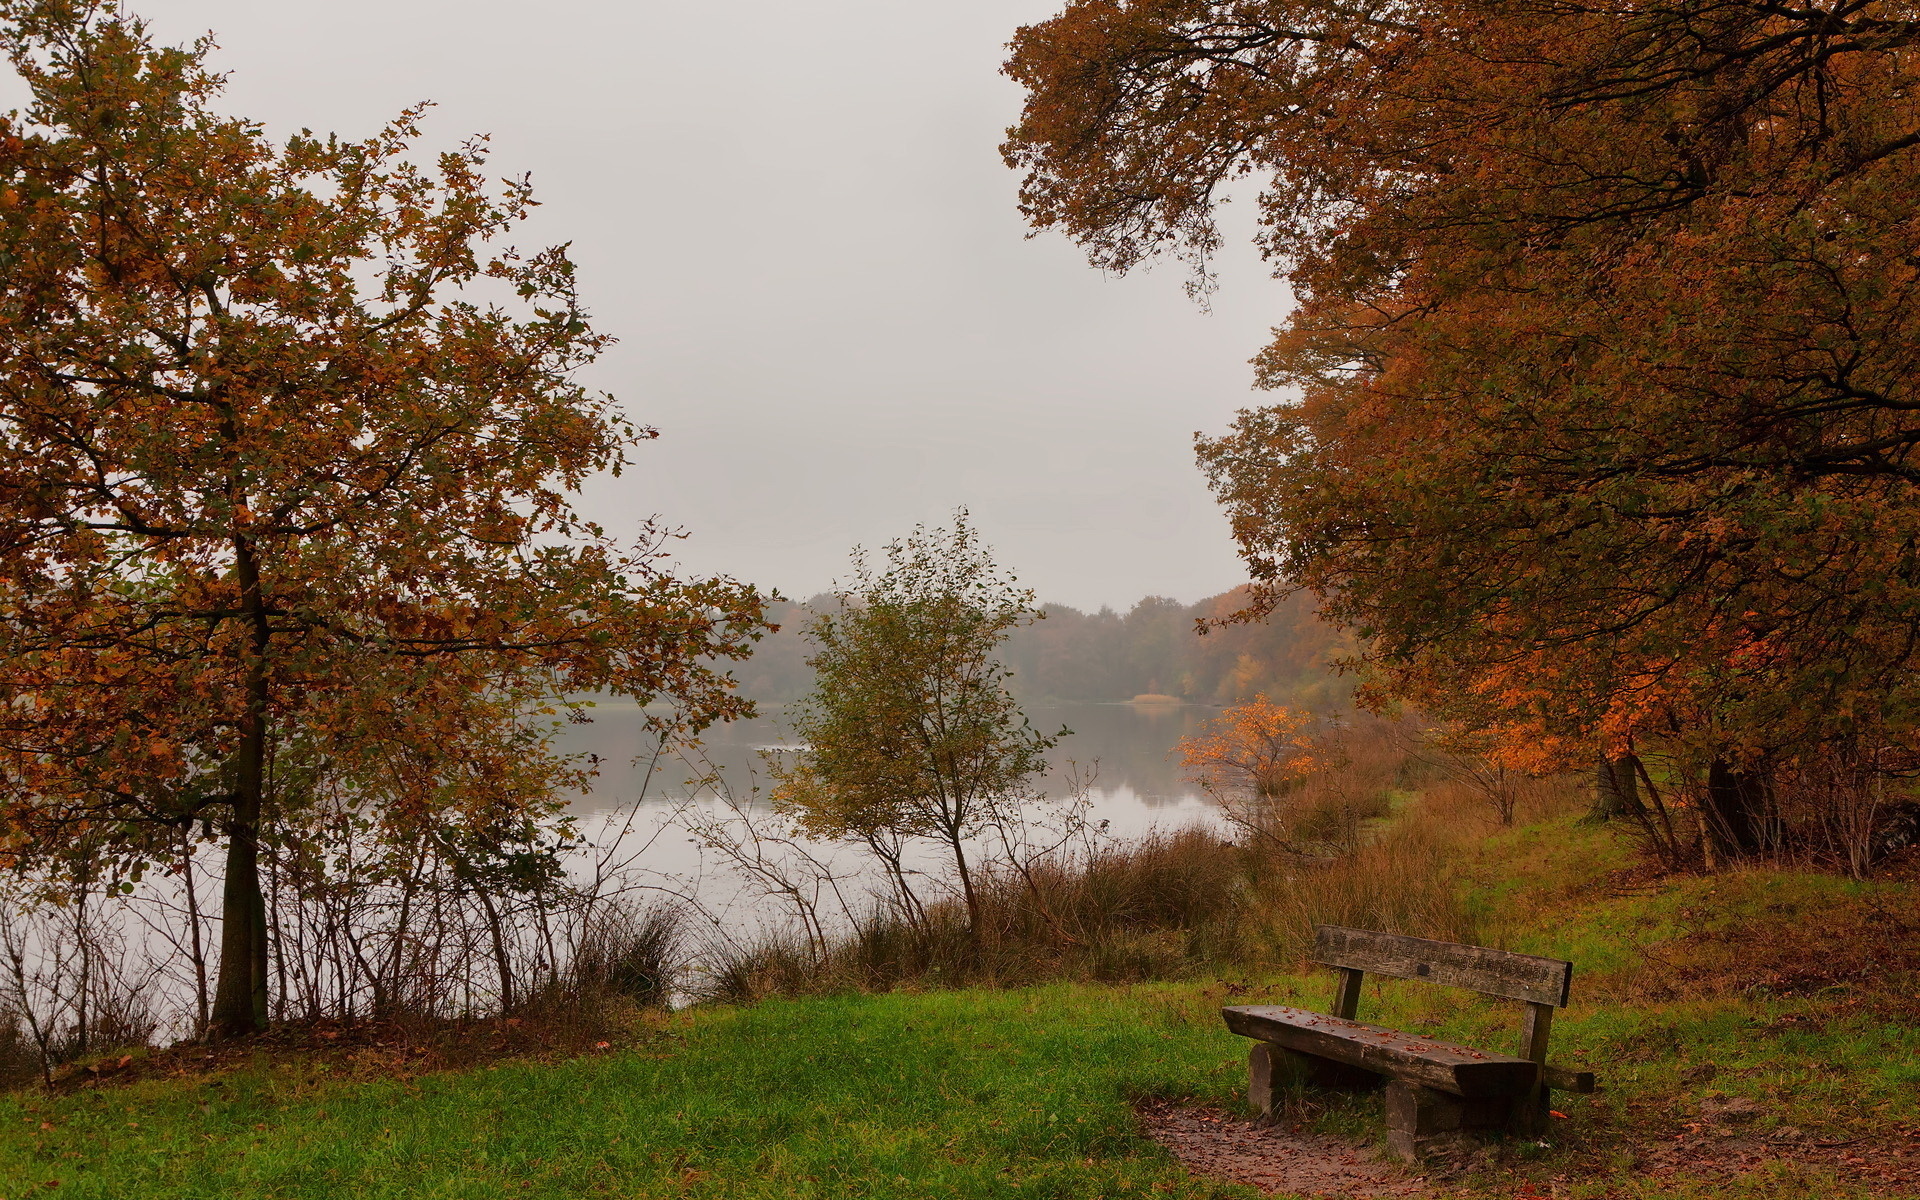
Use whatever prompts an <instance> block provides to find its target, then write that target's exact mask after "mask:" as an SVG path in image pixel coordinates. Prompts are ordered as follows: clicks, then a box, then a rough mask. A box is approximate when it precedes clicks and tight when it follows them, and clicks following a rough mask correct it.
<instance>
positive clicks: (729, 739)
mask: <svg viewBox="0 0 1920 1200" xmlns="http://www.w3.org/2000/svg"><path fill="white" fill-rule="evenodd" d="M1218 712H1219V710H1218V709H1217V708H1214V707H1211V706H1208V705H1197V704H1164V705H1159V704H1157V705H1147V704H1058V705H1048V706H1045V707H1036V708H1032V709H1029V710H1028V717H1029V718H1030V719H1031V720H1032V722H1033V724H1034V727H1035V728H1037V729H1039V730H1040V731H1041V732H1043V733H1054V732H1056V731H1058V730H1059V729H1061V728H1062V727H1064V728H1066V729H1069V730H1071V731H1072V733H1071V734H1070V735H1069V736H1066V737H1063V738H1061V739H1060V744H1059V745H1058V746H1057V747H1055V749H1054V751H1053V753H1052V754H1051V755H1050V756H1049V758H1050V762H1051V763H1052V767H1053V769H1052V770H1051V771H1050V772H1049V773H1048V775H1047V777H1046V779H1045V781H1044V786H1045V788H1046V790H1047V792H1048V794H1049V795H1053V796H1056V797H1058V796H1064V795H1065V794H1066V793H1067V792H1068V790H1069V789H1070V788H1071V787H1072V786H1073V779H1074V777H1075V775H1076V774H1077V775H1078V776H1079V777H1081V778H1082V779H1085V778H1087V777H1089V776H1091V778H1092V780H1093V791H1094V793H1095V797H1096V801H1097V803H1099V805H1100V807H1101V808H1102V809H1103V810H1105V809H1108V808H1111V807H1115V806H1118V807H1121V808H1125V807H1128V806H1133V807H1137V808H1139V809H1141V810H1142V812H1141V813H1140V814H1138V815H1139V816H1146V815H1147V814H1148V813H1150V812H1152V811H1153V810H1156V809H1165V808H1189V807H1191V806H1193V805H1196V804H1199V803H1200V802H1201V798H1200V797H1199V796H1198V794H1197V793H1196V792H1195V789H1194V788H1193V785H1191V784H1189V783H1188V782H1186V780H1185V779H1183V778H1182V771H1181V767H1180V764H1179V756H1178V755H1177V754H1176V753H1174V746H1175V745H1176V744H1177V743H1178V742H1179V741H1180V739H1181V738H1183V737H1186V736H1188V735H1189V734H1192V733H1195V732H1196V731H1198V729H1199V728H1200V726H1202V725H1204V724H1205V723H1206V722H1207V721H1209V720H1211V719H1212V718H1213V717H1214V716H1215V715H1216V714H1217V713H1218ZM593 718H594V719H593V722H592V723H591V724H588V725H578V726H573V727H570V728H569V729H567V730H566V731H565V732H564V733H563V734H562V735H561V738H560V741H559V746H560V749H562V750H564V751H568V752H580V751H584V752H587V753H591V754H595V755H598V756H599V758H600V760H601V763H600V777H599V779H598V780H597V781H596V782H595V784H594V787H593V790H592V792H591V793H590V794H588V795H585V796H582V797H581V798H580V799H579V800H578V801H577V802H576V803H575V805H574V809H575V811H577V812H579V813H581V814H583V815H586V814H591V813H595V812H601V811H604V810H606V809H609V808H615V807H619V806H621V805H625V804H628V803H631V802H632V801H634V800H637V799H640V798H642V797H643V796H644V797H645V798H646V799H648V800H661V801H670V800H676V799H680V798H683V797H686V796H688V795H690V794H692V792H691V789H690V786H689V784H690V778H691V776H693V775H694V774H695V773H696V772H695V771H694V769H693V768H691V767H689V766H688V765H687V763H685V762H684V761H682V760H680V759H679V758H676V757H668V756H661V757H660V758H658V759H656V758H655V756H654V748H655V747H654V739H653V737H652V735H651V734H649V733H648V731H647V729H646V726H645V724H644V721H643V719H642V713H641V711H640V709H639V708H638V707H637V706H635V705H634V704H632V703H630V702H618V701H614V702H605V703H601V704H598V705H597V706H596V707H595V708H594V709H593ZM793 745H794V742H793V738H792V732H791V731H790V730H789V729H788V727H787V725H786V723H785V721H784V720H783V719H782V717H781V715H780V713H779V712H778V710H775V711H773V712H770V713H769V715H767V716H763V717H759V718H756V719H754V720H751V721H736V722H734V723H733V724H731V725H721V726H716V727H714V728H712V729H710V730H708V731H707V732H706V733H705V734H704V735H703V736H702V738H701V746H700V749H701V753H702V755H703V756H704V758H705V759H706V761H708V762H710V763H711V764H712V765H713V766H714V767H715V768H717V769H719V770H720V771H721V772H722V774H723V775H724V776H725V778H726V779H727V781H728V784H729V786H730V787H731V788H732V790H733V792H734V794H735V795H736V796H737V797H739V798H740V799H742V800H745V799H746V798H747V797H748V795H749V794H750V793H751V792H752V791H753V789H754V785H755V784H756V783H759V784H762V785H764V782H765V765H764V760H763V754H764V753H766V752H773V753H778V752H779V750H780V748H783V747H785V748H791V747H792V746H793ZM1116 815H1117V814H1116ZM1124 823H1125V824H1128V825H1133V824H1136V823H1138V822H1136V821H1134V820H1128V821H1125V822H1124Z"/></svg>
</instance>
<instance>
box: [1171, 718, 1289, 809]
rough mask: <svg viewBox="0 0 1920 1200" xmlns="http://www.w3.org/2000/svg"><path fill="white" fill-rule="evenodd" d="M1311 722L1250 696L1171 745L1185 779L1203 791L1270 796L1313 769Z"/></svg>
mask: <svg viewBox="0 0 1920 1200" xmlns="http://www.w3.org/2000/svg"><path fill="white" fill-rule="evenodd" d="M1314 726H1315V721H1314V719H1313V715H1312V714H1311V713H1305V712H1299V711H1296V710H1294V709H1290V708H1287V707H1284V706H1283V705H1279V704H1275V703H1273V702H1272V701H1270V700H1268V699H1267V698H1266V697H1265V696H1255V697H1254V698H1253V700H1252V702H1251V703H1248V704H1236V705H1234V706H1233V707H1231V708H1228V709H1226V710H1225V711H1224V712H1222V713H1221V714H1220V715H1219V716H1218V717H1216V718H1215V719H1214V720H1213V721H1212V722H1211V723H1210V724H1209V725H1208V726H1207V728H1206V729H1205V730H1204V731H1203V732H1201V733H1198V734H1195V735H1194V736H1192V737H1186V738H1182V739H1181V740H1180V744H1179V746H1177V747H1176V749H1177V750H1178V751H1179V752H1180V764H1181V765H1182V766H1184V767H1185V768H1186V769H1187V777H1188V778H1189V779H1191V780H1192V781H1193V782H1194V783H1197V784H1199V785H1200V786H1201V787H1202V788H1204V789H1206V790H1207V791H1208V792H1210V793H1212V794H1214V795H1216V796H1217V795H1220V794H1222V793H1229V794H1233V793H1240V794H1245V795H1248V796H1252V797H1258V798H1260V799H1262V800H1270V799H1273V798H1274V797H1276V796H1279V795H1280V794H1281V793H1282V792H1284V791H1285V790H1286V789H1287V787H1288V785H1289V784H1292V783H1295V782H1297V781H1298V780H1299V779H1300V778H1301V777H1302V776H1304V775H1305V774H1306V773H1308V772H1309V771H1311V770H1313V767H1314V761H1315V756H1314V741H1313V730H1314Z"/></svg>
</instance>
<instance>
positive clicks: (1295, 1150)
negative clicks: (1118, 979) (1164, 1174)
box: [1137, 1100, 1430, 1198]
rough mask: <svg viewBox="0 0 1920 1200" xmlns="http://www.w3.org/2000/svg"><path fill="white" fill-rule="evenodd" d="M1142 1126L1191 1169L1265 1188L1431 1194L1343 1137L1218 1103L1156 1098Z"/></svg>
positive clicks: (1142, 1108) (1144, 1111)
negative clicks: (1229, 1110)
mask: <svg viewBox="0 0 1920 1200" xmlns="http://www.w3.org/2000/svg"><path fill="white" fill-rule="evenodd" d="M1137 1111H1138V1112H1139V1114H1140V1129H1141V1131H1142V1132H1143V1133H1145V1134H1146V1135H1147V1136H1148V1137H1150V1138H1152V1139H1153V1140H1154V1141H1156V1142H1159V1143H1160V1144H1161V1145H1162V1146H1165V1147H1166V1148H1167V1149H1169V1150H1171V1151H1172V1152H1173V1154H1174V1156H1175V1157H1176V1158H1178V1159H1179V1160H1180V1161H1181V1163H1183V1164H1184V1165H1185V1166H1186V1168H1187V1170H1189V1171H1191V1172H1192V1173H1193V1174H1195V1175H1204V1176H1207V1177H1209V1178H1213V1179H1230V1180H1232V1181H1234V1182H1235V1183H1244V1184H1247V1185H1249V1186H1251V1187H1256V1188H1259V1189H1260V1190H1261V1191H1264V1192H1268V1193H1272V1192H1298V1193H1302V1194H1304V1195H1308V1196H1340V1197H1348V1196H1351V1197H1356V1198H1357V1197H1376V1196H1426V1195H1429V1194H1430V1193H1429V1191H1428V1189H1427V1187H1426V1184H1425V1183H1424V1182H1423V1181H1422V1180H1420V1179H1418V1178H1415V1177H1413V1176H1411V1175H1409V1174H1408V1173H1407V1171H1406V1170H1405V1169H1404V1168H1402V1167H1399V1166H1397V1165H1395V1164H1393V1163H1389V1162H1386V1161H1383V1160H1381V1159H1379V1158H1376V1157H1374V1156H1373V1154H1372V1152H1371V1151H1369V1150H1365V1149H1361V1148H1357V1147H1355V1146H1353V1145H1352V1144H1351V1143H1349V1142H1344V1141H1342V1140H1340V1139H1339V1138H1333V1137H1326V1136H1323V1135H1320V1134H1312V1133H1300V1132H1295V1131H1292V1130H1289V1129H1286V1128H1283V1127H1280V1126H1263V1125H1256V1124H1254V1123H1252V1122H1250V1121H1239V1120H1235V1119H1234V1118H1232V1117H1229V1116H1227V1115H1226V1114H1224V1113H1222V1112H1220V1111H1219V1110H1217V1109H1211V1108H1192V1107H1185V1106H1181V1105H1176V1104H1172V1103H1169V1102H1167V1101H1160V1100H1151V1101H1146V1102H1144V1103H1142V1104H1140V1105H1139V1107H1138V1109H1137Z"/></svg>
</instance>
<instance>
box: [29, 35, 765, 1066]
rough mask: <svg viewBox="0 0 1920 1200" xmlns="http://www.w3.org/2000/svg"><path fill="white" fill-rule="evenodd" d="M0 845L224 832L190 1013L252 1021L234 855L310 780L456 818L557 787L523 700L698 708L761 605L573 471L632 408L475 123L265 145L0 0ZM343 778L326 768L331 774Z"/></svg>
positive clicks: (469, 823)
mask: <svg viewBox="0 0 1920 1200" xmlns="http://www.w3.org/2000/svg"><path fill="white" fill-rule="evenodd" d="M0 20H4V25H3V26H0V43H3V44H4V46H5V49H6V52H7V53H8V55H9V56H10V58H11V61H12V63H13V66H14V68H15V69H16V70H17V71H18V72H19V74H20V76H21V77H22V79H23V80H24V81H25V83H26V85H27V86H28V87H29V88H30V89H31V94H32V99H31V102H30V104H29V105H28V106H27V107H26V108H25V109H24V110H23V111H19V112H15V113H11V114H8V115H6V116H5V117H4V118H0V850H3V851H4V853H5V855H6V857H7V858H8V859H9V860H12V861H16V862H19V861H45V860H47V858H48V857H49V856H58V855H62V854H64V855H68V856H70V857H73V858H75V859H77V860H81V861H78V862H77V864H76V865H78V866H80V867H82V868H84V873H85V874H86V877H87V878H89V879H91V880H94V881H96V882H97V881H98V880H100V879H101V878H106V877H110V876H111V875H112V873H114V872H118V873H119V874H118V876H117V877H125V876H126V875H128V874H132V873H137V872H138V871H139V870H140V869H141V868H142V867H143V866H144V865H145V864H147V863H148V862H150V861H152V860H154V859H156V858H157V857H161V856H164V855H165V854H166V853H168V852H169V851H168V847H171V846H175V845H177V844H178V843H177V839H178V830H179V828H180V827H181V826H183V825H187V824H189V823H194V824H198V825H200V827H202V828H207V829H210V830H213V831H217V836H221V837H224V840H225V844H226V876H225V904H224V907H223V914H222V915H223V932H222V938H221V956H220V970H219V980H218V984H217V989H216V998H215V1011H214V1014H213V1016H214V1021H215V1024H216V1025H217V1026H218V1027H220V1028H222V1029H224V1030H226V1031H229V1032H233V1031H244V1030H247V1029H251V1028H255V1027H257V1026H258V1025H260V1024H261V1023H262V1022H264V1021H265V1019H266V1015H267V1011H268V1010H267V984H268V970H267V967H268V957H267V938H268V929H267V927H266V916H265V912H264V909H263V905H262V902H261V891H260V878H259V865H258V854H259V851H260V846H261V839H262V837H263V834H264V833H265V832H266V831H269V830H275V829H278V830H282V831H285V830H288V829H295V830H297V828H298V825H299V821H300V819H301V814H300V812H299V811H298V806H299V804H300V803H302V802H303V800H302V798H303V797H305V796H308V795H310V794H312V792H313V790H314V789H312V788H311V787H303V786H302V784H303V781H304V782H305V783H310V782H311V780H312V779H313V777H314V776H315V775H316V774H326V775H327V776H328V777H329V778H331V779H332V780H334V781H335V782H336V783H337V782H338V781H340V780H345V781H347V782H348V784H349V785H350V786H349V788H348V793H349V794H350V795H351V796H353V797H355V798H356V799H355V801H354V802H355V803H357V804H359V805H361V806H362V807H363V809H364V810H365V811H366V812H367V813H369V814H370V815H371V816H372V817H373V818H374V819H375V825H376V827H378V828H386V829H389V830H392V829H397V828H400V827H402V826H407V825H411V826H413V827H416V828H417V827H421V826H423V825H426V824H428V823H432V824H436V825H439V826H442V827H452V828H458V829H465V830H468V831H471V832H473V833H474V834H476V836H481V835H485V834H486V833H487V831H490V830H501V829H516V828H522V827H523V826H524V821H519V820H517V818H524V817H526V816H528V815H529V814H532V815H534V816H538V815H540V814H543V813H547V812H550V811H551V808H552V805H553V804H554V803H555V796H556V791H557V789H559V788H561V787H563V786H565V785H568V784H572V783H577V782H578V780H579V772H578V771H577V770H576V769H575V768H573V767H571V766H570V765H569V764H568V763H567V762H566V761H565V760H563V759H560V758H558V757H556V756H555V755H554V754H553V752H552V750H551V747H550V745H549V742H548V738H547V736H546V731H545V727H544V726H542V725H541V724H539V723H538V722H537V720H536V719H535V716H534V715H530V714H537V712H538V710H540V709H541V708H543V707H544V708H545V709H546V710H547V711H548V712H553V711H554V710H555V708H556V706H559V705H564V704H565V703H566V697H567V696H569V695H573V694H578V693H581V692H585V691H591V690H611V691H616V692H621V693H625V694H628V695H631V696H634V697H638V698H641V699H643V700H653V699H656V698H658V699H666V700H671V701H673V702H675V704H676V705H677V706H678V710H679V713H680V716H681V718H682V719H684V720H686V721H689V722H691V723H694V724H700V723H704V722H707V721H711V720H713V719H716V718H721V717H727V716H732V715H737V714H739V713H741V712H742V711H743V710H744V708H745V705H744V703H743V702H742V701H741V700H739V699H738V698H737V697H736V696H735V695H734V694H733V693H732V691H731V688H730V682H729V681H728V680H727V679H726V678H725V677H724V676H723V675H721V674H719V673H718V670H717V668H716V666H715V665H714V664H715V663H716V661H717V660H721V659H725V658H727V657H739V656H741V655H743V654H744V653H745V651H746V648H747V646H748V644H749V643H750V642H751V640H752V639H753V638H755V637H757V636H758V633H759V631H760V629H761V621H760V600H759V598H758V597H757V596H756V595H755V594H754V592H753V591H752V590H751V589H750V588H746V587H743V586H741V585H738V584H734V583H732V582H729V581H724V580H717V581H691V582H687V581H680V580H676V579H674V578H672V577H670V576H668V575H666V574H664V573H663V572H662V571H661V569H660V568H659V566H658V561H657V547H658V545H659V542H660V538H661V536H662V534H661V532H660V531H659V530H657V529H654V528H652V527H647V528H644V529H642V530H641V531H640V533H639V535H638V537H637V538H636V539H634V540H631V541H629V540H627V539H624V538H623V539H620V540H615V539H614V538H612V537H611V536H610V535H608V534H607V533H605V532H603V531H602V530H601V529H599V528H597V527H595V526H594V525H592V524H590V523H588V522H586V521H584V520H582V519H581V518H580V517H579V516H577V515H576V514H575V513H574V511H573V510H572V508H571V507H570V502H569V492H570V491H571V490H572V489H573V488H575V487H576V486H577V485H578V484H579V483H580V482H581V481H582V480H584V479H585V478H586V477H587V476H589V475H590V474H593V473H595V472H601V471H618V470H619V469H620V467H621V466H622V465H623V463H625V461H626V459H627V454H628V451H629V450H630V449H632V448H633V447H634V446H635V444H636V443H637V442H638V441H640V440H641V439H643V438H646V437H650V436H651V431H650V430H645V429H638V428H635V427H632V426H631V425H629V424H628V423H627V422H626V421H625V420H624V419H623V418H622V417H621V415H620V412H619V410H618V409H617V407H616V406H615V404H614V402H613V401H612V400H611V398H609V397H607V396H604V395H600V394H596V393H594V392H592V391H590V390H588V389H587V388H586V387H584V386H583V385H582V384H581V383H579V382H578V381H577V378H576V376H577V373H578V372H579V371H580V369H581V368H583V367H584V366H586V365H587V364H588V363H589V362H590V361H591V360H592V359H593V358H594V357H595V356H596V354H597V353H598V352H599V351H600V350H601V349H602V348H603V347H604V346H605V345H606V342H607V339H606V338H605V337H603V336H601V335H598V334H596V333H594V332H593V331H592V330H591V329H590V328H589V326H588V324H587V320H586V317H585V314H584V313H583V311H582V308H581V306H580V303H579V301H578V299H577V297H576V294H575V286H574V272H573V267H572V265H571V264H570V263H569V261H568V259H567V256H566V254H565V253H564V251H563V250H561V249H550V250H544V251H541V252H538V253H530V254H524V255H522V254H518V253H516V252H514V251H513V250H512V249H511V248H510V247H508V246H507V245H505V244H504V243H503V241H502V239H503V237H504V236H505V235H506V234H507V233H508V231H509V230H510V228H511V227H512V226H513V225H514V224H515V223H516V222H518V221H519V220H520V219H521V218H522V217H524V216H525V215H526V212H527V210H528V206H529V205H530V204H531V203H532V200H531V198H530V195H529V192H528V189H527V187H526V184H525V182H524V181H507V182H504V183H500V182H496V181H492V180H490V179H489V178H488V177H487V175H486V157H485V153H484V147H483V145H482V144H481V143H479V142H473V143H469V144H467V145H465V146H463V147H461V148H460V149H457V150H454V151H451V152H448V153H444V154H441V155H439V156H438V158H437V161H436V162H434V163H433V165H432V166H431V167H430V168H423V167H421V166H419V165H416V163H415V162H414V160H413V159H412V158H411V157H409V155H410V153H411V151H410V144H411V142H412V140H413V139H414V138H415V136H416V119H417V117H418V112H410V113H407V114H405V115H404V116H402V117H401V118H400V119H399V120H397V121H396V122H395V123H394V124H393V125H392V126H391V127H390V128H388V129H387V130H385V131H384V132H382V133H381V134H379V135H378V136H376V137H374V138H371V139H369V140H366V141H358V142H355V141H343V140H339V139H337V138H332V137H318V136H314V135H312V134H307V133H302V134H300V135H298V136H295V137H292V138H290V139H288V140H287V141H286V142H284V143H283V144H276V143H275V142H273V141H271V140H269V139H268V138H267V137H266V135H265V134H264V133H263V131H262V130H261V128H260V127H259V126H258V125H256V124H253V123H251V122H248V121H245V120H242V119H239V118H235V117H231V116H227V115H223V114H222V113H220V112H219V111H218V110H217V109H216V108H215V101H216V100H217V97H218V93H219V90H220V80H219V78H218V77H217V76H214V75H212V74H209V73H208V71H207V69H206V67H205V64H204V61H203V60H204V55H205V53H206V51H207V49H208V47H207V45H205V44H200V45H196V46H193V47H189V48H168V47H163V46H157V45H155V44H154V43H153V42H152V41H151V39H150V38H149V37H148V35H147V32H146V30H145V28H144V27H143V25H142V24H141V22H140V21H138V20H137V19H134V18H132V17H129V16H126V15H124V14H122V13H120V12H119V11H117V10H116V9H115V8H114V7H113V6H112V5H111V4H97V3H86V4H82V3H73V2H69V0H19V2H14V3H7V4H5V5H4V6H0ZM329 790H331V791H332V792H334V793H335V794H337V793H338V790H339V789H338V787H334V788H331V789H329Z"/></svg>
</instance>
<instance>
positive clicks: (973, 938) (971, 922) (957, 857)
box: [949, 834, 980, 945]
mask: <svg viewBox="0 0 1920 1200" xmlns="http://www.w3.org/2000/svg"><path fill="white" fill-rule="evenodd" d="M949 844H950V845H952V847H953V865H954V866H955V867H956V868H958V869H959V872H960V895H961V896H962V897H963V898H964V899H965V900H966V902H967V940H968V941H969V942H972V943H974V944H976V945H977V944H978V943H979V941H980V896H979V893H977V892H975V891H974V889H973V872H971V871H969V870H968V869H967V851H966V848H965V847H964V846H962V845H961V844H960V838H959V835H958V834H955V835H954V836H953V837H952V839H951V840H950V842H949Z"/></svg>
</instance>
